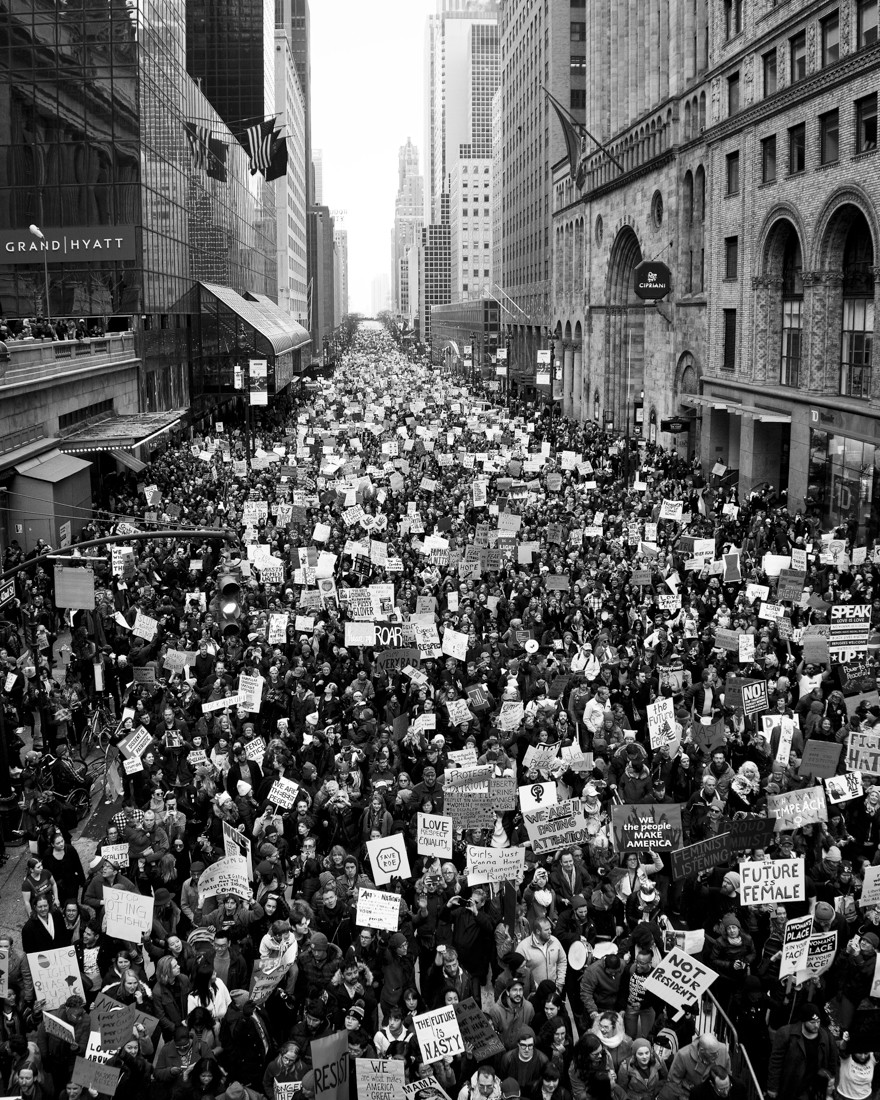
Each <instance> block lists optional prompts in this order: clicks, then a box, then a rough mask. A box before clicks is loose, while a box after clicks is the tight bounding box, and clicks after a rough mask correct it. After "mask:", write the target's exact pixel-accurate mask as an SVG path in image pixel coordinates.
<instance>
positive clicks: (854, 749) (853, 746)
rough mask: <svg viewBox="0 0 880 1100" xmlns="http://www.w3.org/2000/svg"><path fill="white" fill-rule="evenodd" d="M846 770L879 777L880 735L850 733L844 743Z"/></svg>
mask: <svg viewBox="0 0 880 1100" xmlns="http://www.w3.org/2000/svg"><path fill="white" fill-rule="evenodd" d="M846 770H847V771H848V772H863V773H864V774H865V775H880V735H878V734H876V733H851V734H850V735H849V737H848V739H847V742H846Z"/></svg>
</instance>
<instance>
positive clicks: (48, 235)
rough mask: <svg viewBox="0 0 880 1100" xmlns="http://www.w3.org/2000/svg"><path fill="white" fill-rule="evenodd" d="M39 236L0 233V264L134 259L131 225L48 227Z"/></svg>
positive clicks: (27, 232)
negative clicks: (45, 260) (41, 235)
mask: <svg viewBox="0 0 880 1100" xmlns="http://www.w3.org/2000/svg"><path fill="white" fill-rule="evenodd" d="M41 228H42V227H41ZM42 233H43V237H42V239H41V238H39V237H37V236H35V235H34V234H33V233H31V231H30V230H29V229H4V230H0V265H2V264H41V263H42V262H43V260H44V259H47V260H49V261H50V262H51V263H70V264H75V263H82V262H83V261H86V260H88V261H95V260H102V261H105V262H106V261H108V260H134V259H136V258H137V251H136V248H135V226H133V225H73V226H61V227H60V228H53V227H51V226H49V227H47V228H44V229H42Z"/></svg>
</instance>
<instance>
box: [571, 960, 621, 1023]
mask: <svg viewBox="0 0 880 1100" xmlns="http://www.w3.org/2000/svg"><path fill="white" fill-rule="evenodd" d="M606 959H607V956H606V957H605V958H602V959H597V960H596V961H595V962H594V963H591V964H590V965H589V966H588V967H586V969H585V970H584V976H583V977H582V978H581V1000H582V1001H583V1003H584V1008H585V1009H586V1010H587V1012H588V1013H589V1014H590V1015H592V1014H593V1013H594V1012H603V1011H605V1009H613V1008H614V1006H615V1005H616V1004H617V995H618V991H619V989H620V983H621V981H622V980H623V967H622V966H619V967H618V968H617V970H608V969H607V967H606V966H605V961H606Z"/></svg>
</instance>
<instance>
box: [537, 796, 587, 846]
mask: <svg viewBox="0 0 880 1100" xmlns="http://www.w3.org/2000/svg"><path fill="white" fill-rule="evenodd" d="M523 821H524V823H525V826H526V831H527V832H528V834H529V840H530V841H531V844H532V851H533V852H534V853H535V855H539V854H541V853H543V852H555V851H556V850H557V849H559V848H567V847H568V846H569V845H571V844H583V843H584V841H586V840H587V822H586V816H585V814H584V809H583V805H582V803H581V800H580V799H579V798H570V799H567V800H566V801H565V802H559V803H557V804H556V805H555V806H544V807H541V808H540V809H537V810H530V811H529V812H528V813H525V814H523Z"/></svg>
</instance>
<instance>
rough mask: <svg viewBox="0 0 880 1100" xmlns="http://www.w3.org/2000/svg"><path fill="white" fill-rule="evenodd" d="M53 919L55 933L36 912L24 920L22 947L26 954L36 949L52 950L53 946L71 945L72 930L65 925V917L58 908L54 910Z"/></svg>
mask: <svg viewBox="0 0 880 1100" xmlns="http://www.w3.org/2000/svg"><path fill="white" fill-rule="evenodd" d="M52 920H53V922H54V925H55V935H54V936H52V935H50V933H49V930H48V928H46V926H45V924H43V922H42V921H41V920H40V918H39V917H38V916H37V915H36V913H34V915H33V916H32V917H29V918H28V919H27V920H26V921H25V922H24V927H23V928H22V930H21V949H22V951H24V953H25V954H26V955H29V954H31V953H33V952H35V951H51V950H52V948H53V947H70V932H69V931H68V930H67V928H65V926H64V917H63V916H62V915H61V913H60V911H59V910H58V909H55V910H54V911H53V912H52Z"/></svg>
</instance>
